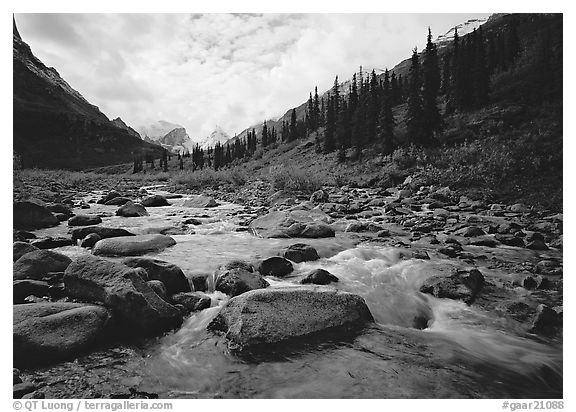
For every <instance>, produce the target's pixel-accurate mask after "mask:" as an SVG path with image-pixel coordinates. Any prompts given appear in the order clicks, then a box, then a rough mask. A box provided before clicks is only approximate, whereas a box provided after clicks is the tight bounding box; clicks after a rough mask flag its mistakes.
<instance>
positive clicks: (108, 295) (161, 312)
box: [64, 255, 182, 335]
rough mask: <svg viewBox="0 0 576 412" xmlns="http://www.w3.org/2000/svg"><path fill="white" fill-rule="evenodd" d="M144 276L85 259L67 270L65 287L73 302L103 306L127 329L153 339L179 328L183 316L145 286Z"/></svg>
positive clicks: (115, 264)
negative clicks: (153, 336) (82, 301)
mask: <svg viewBox="0 0 576 412" xmlns="http://www.w3.org/2000/svg"><path fill="white" fill-rule="evenodd" d="M142 272H144V273H145V271H144V269H141V268H138V269H132V268H130V267H128V266H126V265H124V264H122V263H118V262H113V261H109V260H106V259H102V258H98V257H95V256H92V255H83V256H80V257H79V258H77V259H76V260H75V261H74V262H72V263H71V264H70V266H68V268H67V269H66V272H65V274H64V285H65V287H66V291H67V293H68V295H69V296H70V297H71V298H74V299H78V300H84V301H89V302H102V303H103V304H104V306H106V307H107V308H108V309H110V310H111V312H112V314H113V315H114V317H115V319H116V320H117V322H118V323H119V325H121V326H122V328H124V329H128V330H134V331H135V332H136V333H139V334H143V335H153V334H156V333H158V332H165V331H168V330H171V329H174V328H176V327H179V326H180V325H181V323H182V316H181V314H180V312H179V311H178V310H177V309H176V308H175V307H174V306H172V305H170V304H169V303H167V302H165V301H164V300H162V299H161V298H160V297H159V296H158V295H157V294H156V293H155V292H154V291H153V290H152V289H151V288H150V286H148V285H147V284H146V282H145V280H144V278H143V277H142V275H141V273H142ZM144 276H146V274H144Z"/></svg>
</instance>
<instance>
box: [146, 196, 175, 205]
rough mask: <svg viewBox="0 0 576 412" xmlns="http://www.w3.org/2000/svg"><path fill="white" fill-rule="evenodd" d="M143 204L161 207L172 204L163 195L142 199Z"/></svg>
mask: <svg viewBox="0 0 576 412" xmlns="http://www.w3.org/2000/svg"><path fill="white" fill-rule="evenodd" d="M141 203H142V206H146V207H159V206H170V203H168V200H166V198H165V197H164V196H162V195H153V196H148V197H146V198H144V199H143V200H142V202H141Z"/></svg>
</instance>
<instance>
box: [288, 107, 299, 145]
mask: <svg viewBox="0 0 576 412" xmlns="http://www.w3.org/2000/svg"><path fill="white" fill-rule="evenodd" d="M296 139H298V125H297V121H296V108H294V109H292V114H291V115H290V141H294V140H296Z"/></svg>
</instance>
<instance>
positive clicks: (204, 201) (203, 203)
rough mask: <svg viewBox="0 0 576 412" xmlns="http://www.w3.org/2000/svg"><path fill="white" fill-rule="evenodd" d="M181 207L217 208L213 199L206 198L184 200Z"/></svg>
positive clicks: (198, 197) (195, 197) (192, 197)
mask: <svg viewBox="0 0 576 412" xmlns="http://www.w3.org/2000/svg"><path fill="white" fill-rule="evenodd" d="M183 206H185V207H199V208H204V207H216V206H219V205H218V202H216V201H215V200H214V199H213V198H211V197H208V196H201V195H200V196H191V197H189V198H188V199H186V200H184V204H183Z"/></svg>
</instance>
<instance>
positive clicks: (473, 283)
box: [420, 269, 486, 304]
mask: <svg viewBox="0 0 576 412" xmlns="http://www.w3.org/2000/svg"><path fill="white" fill-rule="evenodd" d="M485 283H486V282H485V280H484V276H483V275H482V273H481V272H480V271H479V270H478V269H472V270H470V271H456V272H455V273H453V274H452V275H451V276H446V277H445V276H432V277H430V278H428V279H426V281H425V282H424V284H423V285H422V287H421V288H420V291H421V292H423V293H429V294H431V295H434V296H436V297H437V298H448V299H459V300H463V301H464V302H465V303H467V304H471V303H472V302H473V301H474V299H475V298H476V296H477V295H478V293H480V291H481V290H482V288H483V287H484V284H485Z"/></svg>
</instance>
